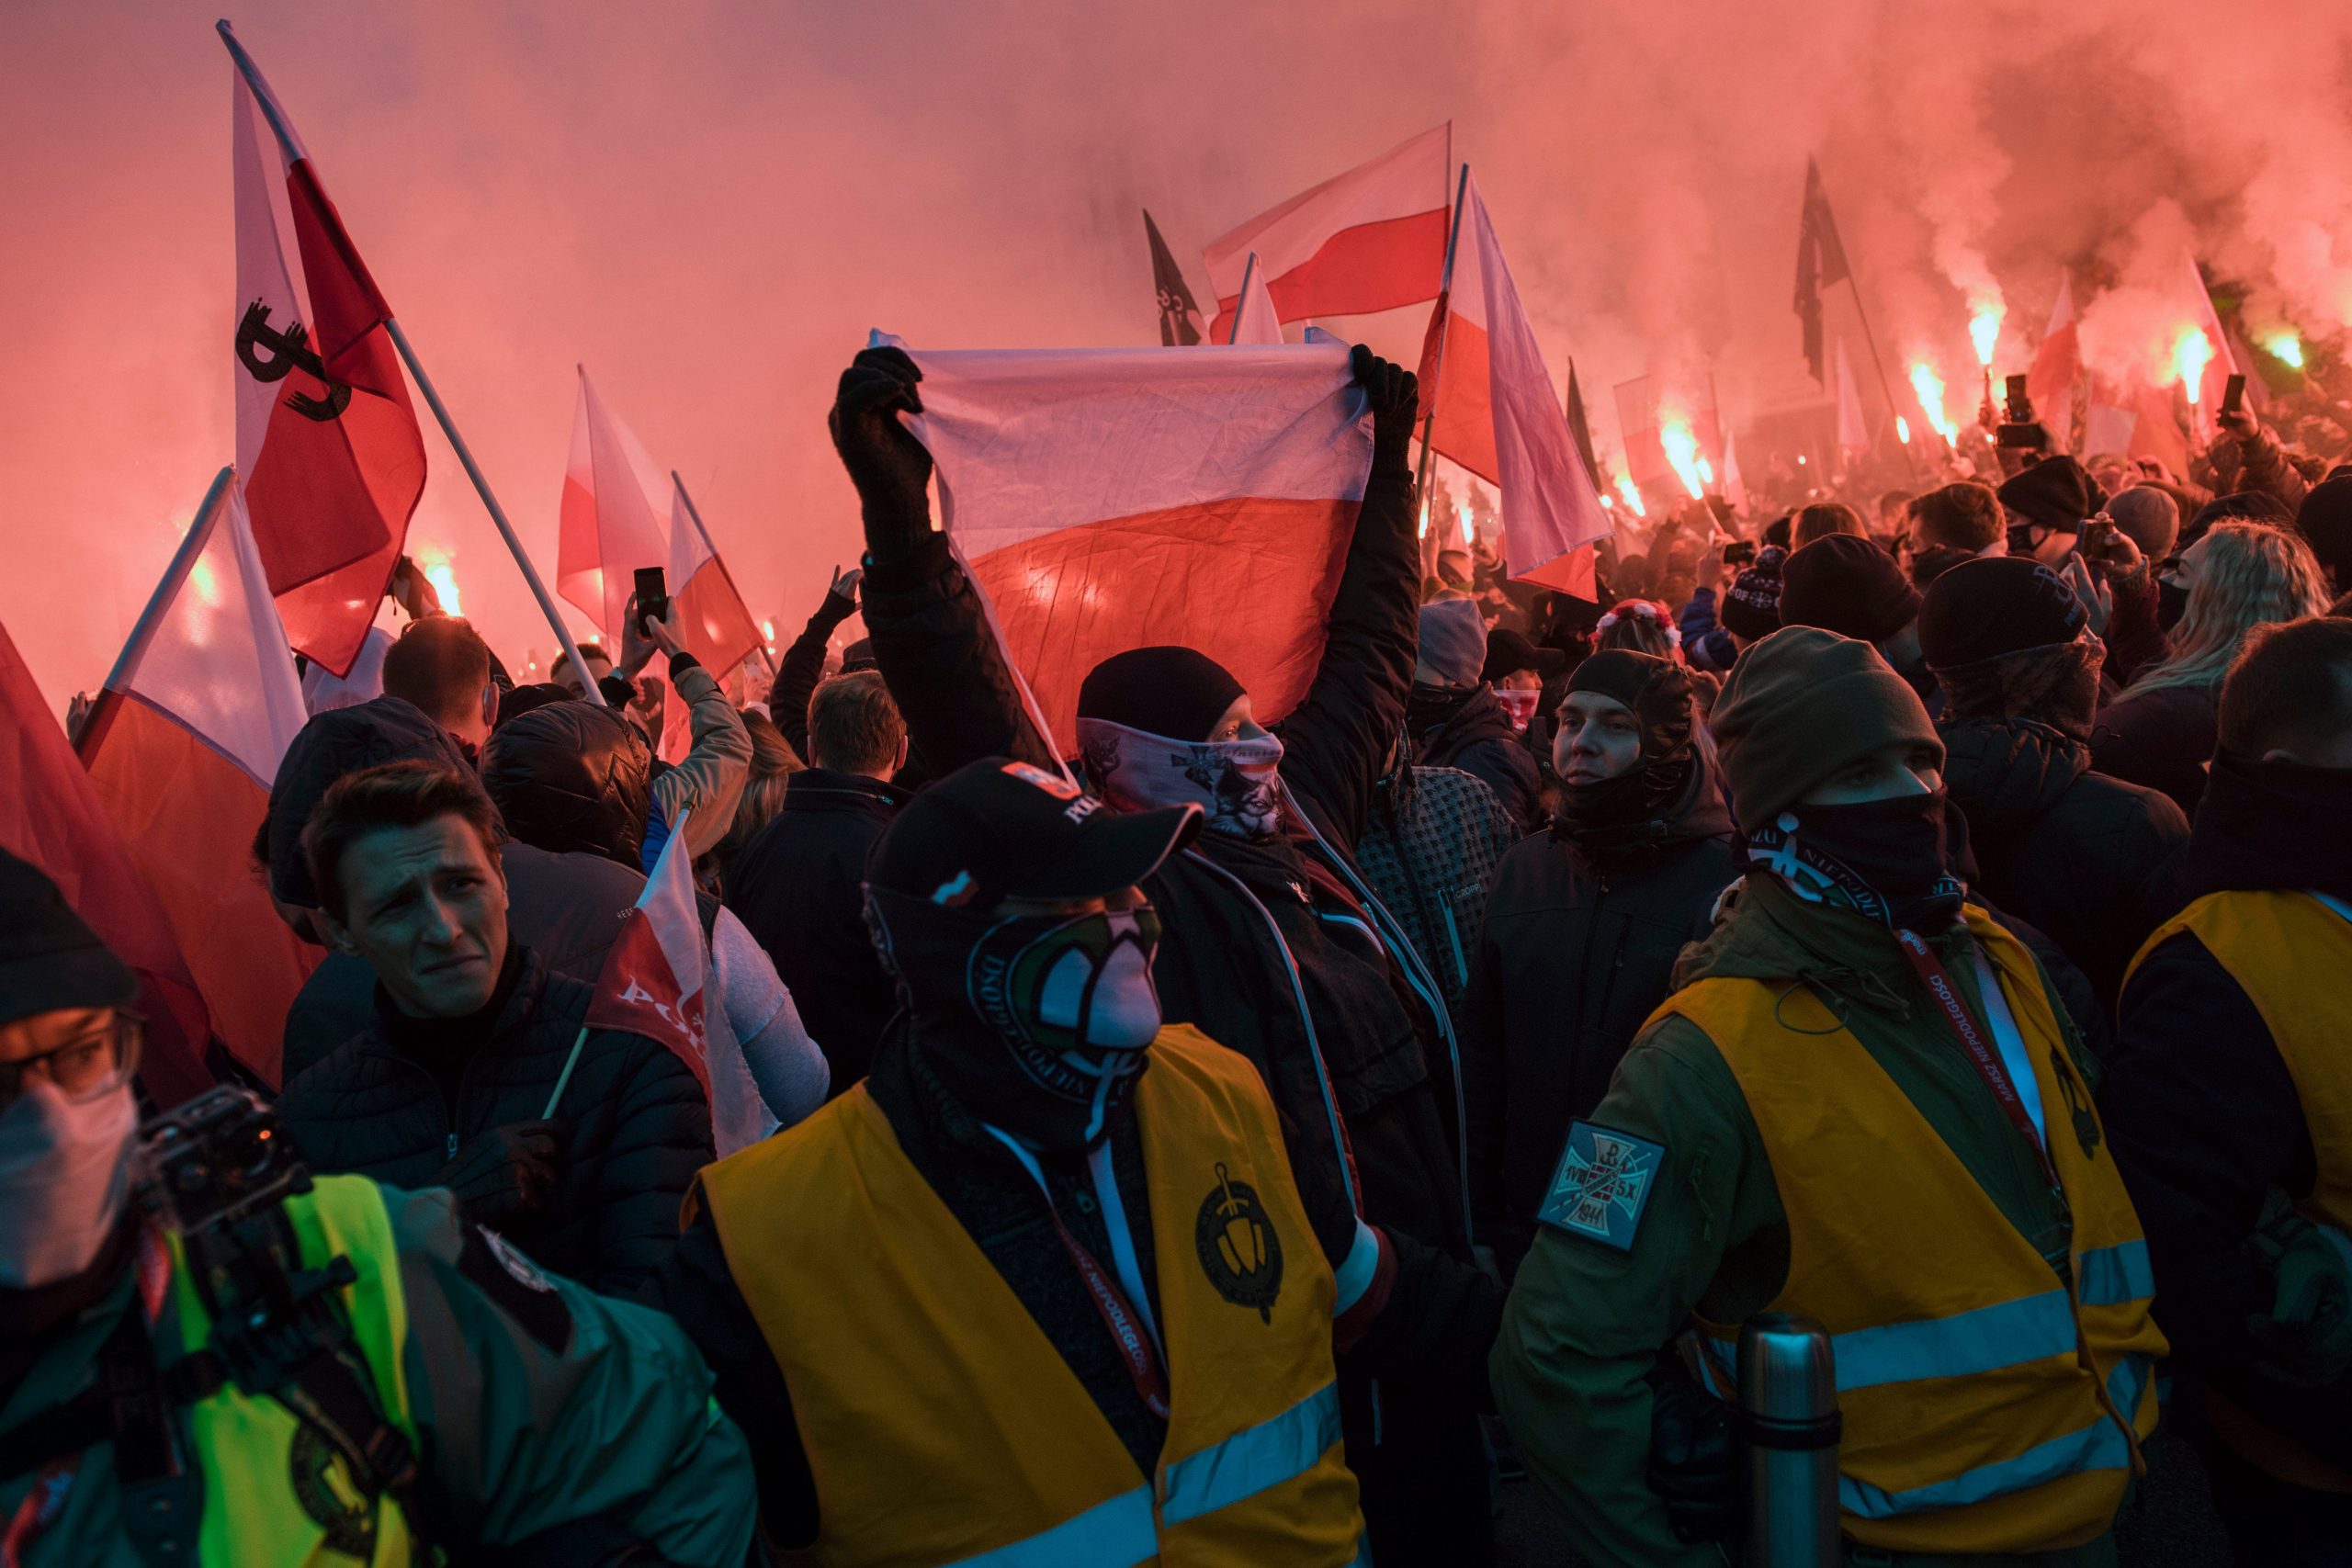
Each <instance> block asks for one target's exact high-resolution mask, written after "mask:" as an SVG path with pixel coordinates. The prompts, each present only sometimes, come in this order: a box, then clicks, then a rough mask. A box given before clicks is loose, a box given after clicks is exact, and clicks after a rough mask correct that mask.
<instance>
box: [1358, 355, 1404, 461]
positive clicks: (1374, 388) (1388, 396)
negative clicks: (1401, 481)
mask: <svg viewBox="0 0 2352 1568" xmlns="http://www.w3.org/2000/svg"><path fill="white" fill-rule="evenodd" d="M1348 368H1349V370H1350V371H1351V372H1352V373H1353V374H1354V376H1355V383H1356V385H1357V386H1359V387H1362V388H1363V391H1364V398H1365V400H1367V401H1369V402H1370V403H1371V404H1372V466H1373V467H1374V468H1380V467H1382V466H1383V465H1384V464H1385V465H1388V466H1391V467H1395V468H1402V467H1404V466H1405V450H1406V448H1407V446H1409V445H1410V444H1411V442H1412V439H1413V416H1414V415H1415V414H1417V413H1418V412H1420V406H1421V400H1420V383H1419V381H1418V380H1417V379H1415V378H1414V376H1413V373H1412V372H1411V371H1410V370H1408V369H1406V368H1405V367H1403V366H1401V365H1391V364H1389V363H1388V361H1386V360H1385V359H1383V358H1381V357H1380V355H1376V354H1374V353H1373V352H1372V350H1370V349H1368V348H1366V347H1364V345H1363V344H1356V345H1355V347H1354V348H1352V349H1351V350H1349V351H1348Z"/></svg>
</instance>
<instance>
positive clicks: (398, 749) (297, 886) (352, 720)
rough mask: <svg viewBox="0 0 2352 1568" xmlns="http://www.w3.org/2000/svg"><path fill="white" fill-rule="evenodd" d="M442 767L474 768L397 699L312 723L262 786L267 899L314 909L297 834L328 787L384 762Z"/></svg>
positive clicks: (331, 712)
mask: <svg viewBox="0 0 2352 1568" xmlns="http://www.w3.org/2000/svg"><path fill="white" fill-rule="evenodd" d="M407 761H427V762H441V763H444V764H446V765H447V766H448V767H450V768H453V769H455V770H456V771H457V772H458V773H466V772H468V771H469V770H470V769H471V768H472V766H473V764H472V762H471V761H469V759H468V758H467V756H466V754H465V752H464V751H462V750H459V749H458V741H457V738H456V737H454V736H452V735H451V734H450V733H449V732H448V731H447V730H446V729H444V728H441V727H440V726H439V725H437V724H435V723H434V722H433V720H431V719H430V718H427V717H426V716H424V711H423V710H422V709H420V708H418V707H416V706H414V705H412V704H409V703H404V702H402V701H401V699H400V698H398V697H376V698H373V699H371V700H370V701H368V702H364V703H357V704H355V705H352V706H350V707H347V708H329V709H328V710H327V711H326V712H324V713H322V714H318V715H315V716H312V717H311V720H310V721H309V722H308V723H306V724H304V725H303V726H302V728H301V729H300V732H299V733H297V734H296V735H295V737H294V743H293V744H292V745H290V746H288V748H287V749H286V759H285V761H281V762H280V763H278V764H277V778H276V780H275V781H273V782H272V783H271V784H270V786H269V817H268V821H267V828H268V839H269V891H270V896H271V897H274V898H276V899H277V901H278V902H280V903H282V904H299V905H300V906H302V907H303V908H317V907H318V903H319V896H318V890H317V889H316V888H314V887H313V886H311V868H310V866H309V864H308V863H306V862H305V861H304V860H303V858H302V829H304V828H305V827H307V826H308V825H309V824H310V820H311V812H312V811H314V810H316V809H317V808H318V804H319V801H320V799H321V797H322V796H323V795H325V794H326V793H327V786H328V785H330V784H334V782H335V780H337V779H339V778H341V777H343V776H344V775H345V773H357V772H358V771H359V770H360V769H362V768H373V767H377V766H379V765H380V764H382V763H385V762H407Z"/></svg>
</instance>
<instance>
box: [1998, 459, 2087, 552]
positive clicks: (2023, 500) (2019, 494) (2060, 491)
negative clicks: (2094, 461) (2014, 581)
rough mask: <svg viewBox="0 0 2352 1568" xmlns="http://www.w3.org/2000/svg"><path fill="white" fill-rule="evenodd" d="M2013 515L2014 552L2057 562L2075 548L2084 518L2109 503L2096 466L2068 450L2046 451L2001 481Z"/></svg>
mask: <svg viewBox="0 0 2352 1568" xmlns="http://www.w3.org/2000/svg"><path fill="white" fill-rule="evenodd" d="M1999 494H2000V497H2001V509H2002V511H2003V512H2005V513H2007V515H2008V519H2009V531H2008V542H2009V554H2011V555H2012V556H2017V557H2020V558H2024V559H2027V560H2038V561H2040V562H2041V563H2042V564H2043V565H2044V566H2057V565H2059V564H2060V563H2061V562H2063V561H2064V560H2065V558H2067V557H2068V556H2070V555H2072V554H2073V553H2074V552H2075V544H2076V541H2077V540H2078V539H2079V538H2080V537H2081V535H2082V529H2083V524H2084V523H2085V522H2086V521H2087V520H2089V519H2090V518H2093V517H2096V516H2098V514H2099V513H2100V512H2101V511H2102V510H2104V509H2105V507H2106V505H2107V491H2104V490H2102V489H2100V488H2099V483H2098V480H2097V479H2093V478H2091V476H2090V470H2089V469H2087V468H2084V467H2083V465H2082V464H2081V463H2079V462H2077V461H2076V460H2075V458H2073V457H2066V456H2064V454H2062V455H2060V456H2058V457H2045V458H2043V459H2042V460H2041V462H2039V463H2036V464H2034V465H2033V466H2032V467H2031V468H2025V469H2021V470H2020V471H2018V473H2016V474H2014V475H2012V476H2011V477H2010V478H2008V479H2005V480H2003V481H2002V483H2001V488H2000V491H1999Z"/></svg>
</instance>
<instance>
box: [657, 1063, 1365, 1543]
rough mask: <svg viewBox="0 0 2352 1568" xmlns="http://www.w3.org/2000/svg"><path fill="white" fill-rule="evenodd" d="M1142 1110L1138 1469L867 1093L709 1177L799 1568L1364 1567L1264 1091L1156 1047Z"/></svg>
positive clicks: (1233, 1068)
mask: <svg viewBox="0 0 2352 1568" xmlns="http://www.w3.org/2000/svg"><path fill="white" fill-rule="evenodd" d="M1135 1111H1136V1122H1137V1125H1138V1127H1139V1128H1140V1130H1141V1134H1142V1142H1143V1162H1144V1169H1145V1174H1146V1183H1147V1186H1148V1190H1149V1194H1150V1205H1151V1235H1152V1243H1153V1246H1152V1250H1153V1253H1154V1268H1155V1270H1156V1276H1157V1278H1158V1280H1159V1314H1158V1321H1159V1329H1160V1335H1161V1340H1162V1343H1163V1344H1164V1345H1165V1347H1166V1349H1167V1372H1168V1382H1169V1399H1170V1418H1169V1425H1168V1438H1167V1443H1166V1446H1165V1447H1164V1448H1163V1450H1161V1453H1160V1458H1159V1464H1158V1465H1157V1467H1156V1468H1155V1470H1154V1471H1153V1472H1152V1473H1151V1474H1149V1475H1146V1474H1144V1473H1143V1472H1140V1471H1139V1470H1138V1469H1137V1468H1136V1462H1135V1461H1134V1460H1133V1459H1132V1458H1131V1457H1130V1456H1129V1454H1128V1452H1127V1450H1126V1448H1125V1445H1124V1444H1123V1443H1122V1442H1121V1441H1120V1440H1119V1438H1118V1435H1117V1434H1116V1433H1115V1432H1114V1431H1113V1430H1112V1428H1111V1425H1110V1423H1109V1422H1108V1421H1106V1420H1105V1419H1104V1418H1103V1414H1102V1412H1101V1410H1100V1409H1098V1408H1097V1407H1096V1405H1095V1404H1094V1401H1093V1399H1092V1397H1091V1395H1089V1394H1088V1393H1087V1392H1086V1389H1085V1387H1084V1385H1082V1384H1081V1383H1080V1382H1079V1380H1078V1379H1077V1377H1076V1376H1075V1375H1073V1374H1072V1373H1071V1371H1069V1366H1068V1364H1067V1363H1066V1362H1064V1360H1063V1359H1062V1357H1061V1355H1060V1353H1059V1352H1058V1351H1057V1350H1056V1349H1055V1348H1054V1346H1053V1344H1052V1342H1051V1341H1050V1340H1048V1339H1047V1338H1046V1336H1045V1334H1044V1333H1043V1332H1042V1331H1041V1330H1040V1329H1039V1328H1038V1327H1037V1325H1036V1322H1035V1319H1034V1318H1032V1317H1031V1316H1030V1314H1029V1311H1028V1309H1027V1308H1026V1307H1024V1306H1023V1305H1022V1303H1021V1301H1020V1299H1019V1298H1018V1297H1017V1296H1015V1295H1014V1294H1013V1292H1012V1288H1011V1287H1010V1286H1008V1285H1007V1284H1006V1283H1005V1282H1004V1280H1003V1278H1002V1277H1001V1275H999V1274H998V1272H997V1270H996V1269H995V1266H994V1265H992V1264H991V1263H990V1262H989V1259H988V1258H987V1256H986V1255H985V1254H983V1253H982V1252H981V1250H980V1248H979V1247H978V1244H976V1243H975V1242H974V1241H973V1240H972V1238H971V1236H970V1235H968V1234H967V1232H966V1231H965V1229H964V1227H963V1225H962V1224H959V1223H958V1222H957V1220H956V1217H955V1215H954V1214H953V1213H950V1212H949V1210H948V1208H947V1206H946V1205H945V1204H944V1202H942V1201H940V1198H939V1196H938V1194H937V1193H935V1192H933V1190H932V1189H931V1187H930V1186H929V1184H928V1183H926V1182H925V1181H924V1180H923V1179H922V1175H921V1174H920V1173H919V1172H918V1171H917V1170H916V1169H915V1168H914V1166H913V1165H912V1163H911V1162H910V1161H909V1160H908V1158H907V1156H906V1154H905V1152H904V1151H903V1150H902V1149H900V1147H899V1141H898V1138H897V1136H896V1134H894V1133H893V1131H892V1130H891V1127H890V1124H889V1122H888V1119H887V1118H886V1117H884V1115H883V1114H882V1112H881V1111H880V1109H879V1108H878V1107H876V1105H875V1103H874V1101H873V1100H872V1098H871V1097H870V1096H869V1095H868V1094H867V1093H866V1091H865V1088H864V1086H862V1085H861V1086H859V1087H858V1088H855V1089H852V1090H850V1091H849V1092H848V1093H847V1094H844V1095H842V1097H841V1098H840V1099H838V1100H834V1101H833V1102H832V1103H831V1104H830V1105H828V1106H826V1107H825V1108H824V1109H823V1110H822V1111H819V1112H818V1113H817V1114H816V1115H814V1116H812V1117H810V1118H809V1120H808V1121H806V1122H802V1123H800V1124H799V1125H798V1126H797V1127H794V1128H792V1129H790V1130H789V1131H787V1132H786V1133H783V1134H778V1135H777V1136H775V1137H773V1138H770V1139H768V1140H766V1141H765V1142H763V1143H762V1144H759V1145H755V1146H753V1147H752V1148H749V1149H745V1150H743V1151H742V1152H741V1153H740V1154H737V1155H734V1156H730V1157H729V1158H727V1159H724V1160H721V1161H719V1162H718V1164H717V1165H715V1166H712V1167H710V1168H707V1169H706V1170H705V1171H704V1172H703V1174H702V1191H703V1193H704V1195H705V1197H706V1199H707V1201H708V1203H709V1205H710V1209H711V1215H712V1218H713V1221H714V1222H715V1224H716V1225H717V1227H718V1236H719V1241H720V1244H721V1245H722V1246H723V1247H724V1248H725V1249H726V1253H727V1263H728V1268H729V1272H730V1273H731V1274H732V1275H733V1277H734V1280H735V1282H736V1284H737V1286H738V1287H739V1288H740V1289H741V1292H742V1293H743V1299H744V1301H745V1302H746V1303H749V1305H750V1307H751V1311H752V1316H753V1318H754V1319H756V1320H757V1322H758V1323H759V1325H760V1330H761V1333H762V1334H763V1337H765V1338H766V1341H767V1345H768V1348H769V1350H770V1351H771V1352H772V1353H773V1354H774V1355H775V1360H776V1364H777V1366H778V1367H779V1368H780V1369H781V1370H782V1371H783V1373H784V1378H785V1382H786V1386H787V1387H788V1388H789V1389H790V1390H791V1392H792V1408H793V1415H794V1417H795V1419H796V1420H797V1423H798V1425H799V1430H800V1438H801V1443H802V1446H803V1448H804V1450H806V1452H807V1454H808V1459H809V1470H810V1472H811V1473H812V1474H813V1476H814V1478H815V1481H816V1490H817V1505H818V1516H819V1521H820V1522H819V1534H818V1538H817V1540H816V1542H815V1543H814V1544H813V1545H812V1546H811V1547H810V1548H809V1550H808V1551H806V1552H805V1553H801V1554H798V1559H797V1560H800V1561H806V1562H814V1563H821V1564H826V1565H828V1568H833V1565H840V1568H848V1565H853V1564H868V1563H872V1564H880V1563H893V1564H902V1565H909V1568H911V1565H916V1564H950V1563H972V1564H986V1565H988V1568H1061V1565H1063V1564H1068V1565H1069V1568H1128V1565H1130V1564H1134V1563H1140V1562H1160V1563H1168V1564H1184V1565H1187V1568H1191V1565H1200V1568H1211V1565H1215V1568H1227V1565H1230V1568H1242V1565H1243V1564H1292V1563H1295V1564H1301V1565H1308V1564H1314V1565H1331V1568H1337V1565H1340V1564H1346V1563H1350V1562H1355V1561H1356V1560H1357V1558H1358V1553H1359V1550H1360V1540H1361V1537H1362V1534H1363V1519H1362V1517H1361V1515H1360V1514H1359V1513H1358V1511H1357V1507H1356V1483H1355V1478H1354V1476H1353V1475H1352V1474H1351V1473H1350V1472H1349V1471H1348V1469H1347V1466H1346V1465H1345V1464H1344V1463H1343V1462H1342V1461H1341V1459H1340V1408H1339V1395H1338V1390H1337V1386H1336V1384H1335V1382H1334V1381H1333V1372H1332V1363H1331V1306H1332V1298H1333V1285H1332V1277H1331V1270H1330V1269H1329V1265H1328V1264H1326V1263H1325V1261H1324V1259H1323V1257H1322V1254H1321V1252H1320V1250H1319V1249H1318V1248H1317V1245H1316V1241H1315V1235H1314V1233H1313V1231H1312V1230H1311V1229H1310V1228H1309V1227H1308V1224H1307V1220H1306V1210H1305V1208H1304V1206H1303V1205H1302V1204H1301V1203H1300V1201H1299V1198H1298V1193H1297V1190H1296V1189H1295V1187H1294V1186H1293V1184H1292V1181H1291V1175H1290V1166H1289V1162H1288V1160H1287V1158H1286V1157H1285V1156H1284V1154H1283V1143H1282V1135H1281V1132H1280V1130H1279V1126H1278V1123H1277V1122H1276V1121H1275V1117H1274V1111H1273V1106H1272V1101H1270V1100H1268V1099H1267V1097H1266V1091H1265V1089H1264V1086H1263V1085H1262V1084H1261V1082H1260V1080H1259V1078H1258V1075H1257V1072H1256V1070H1255V1069H1254V1068H1252V1067H1251V1066H1250V1064H1249V1063H1248V1062H1247V1061H1246V1060H1244V1059H1243V1058H1242V1057H1240V1056H1238V1055H1235V1054H1233V1053H1232V1052H1229V1051H1227V1050H1226V1049H1225V1048H1224V1047H1222V1046H1220V1045H1217V1044H1216V1043H1214V1042H1212V1041H1210V1040H1209V1039H1207V1038H1206V1037H1205V1036H1204V1035H1202V1034H1200V1033H1198V1032H1195V1031H1193V1030H1192V1029H1189V1028H1184V1027H1182V1026H1171V1027H1169V1028H1166V1029H1163V1030H1162V1031H1161V1032H1160V1033H1159V1038H1158V1039H1156V1040H1155V1041H1154V1042H1153V1043H1152V1045H1151V1065H1150V1067H1149V1070H1148V1071H1147V1072H1146V1073H1145V1074H1144V1075H1143V1077H1142V1078H1141V1079H1140V1080H1139V1081H1138V1083H1137V1084H1136V1098H1135ZM1139 1304H1140V1303H1139Z"/></svg>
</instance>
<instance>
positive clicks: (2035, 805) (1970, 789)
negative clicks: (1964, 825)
mask: <svg viewBox="0 0 2352 1568" xmlns="http://www.w3.org/2000/svg"><path fill="white" fill-rule="evenodd" d="M1936 730H1937V733H1938V734H1939V735H1941V736H1942V737H1943V742H1944V788H1945V790H1946V791H1947V792H1948V793H1949V794H1950V795H1951V803H1952V804H1953V805H1954V806H1957V807H1960V809H1961V810H1962V812H1963V813H1964V814H1965V815H1966V816H1967V818H1968V825H1969V827H1970V828H1971V829H1973V831H1974V833H1975V835H1976V836H1977V837H1978V838H1980V839H1984V840H1988V841H1991V842H1996V843H1997V842H1999V841H2000V840H2004V839H2007V838H2012V837H2014V836H2016V835H2017V834H2018V833H2021V832H2023V831H2024V830H2025V829H2027V828H2028V827H2030V825H2031V824H2032V823H2033V821H2034V819H2035V818H2039V817H2040V816H2041V814H2042V813H2043V812H2045V811H2048V810H2049V809H2050V808H2051V807H2053V806H2055V805H2057V804H2058V801H2059V799H2060V798H2061V797H2062V796H2064V795H2065V793H2066V792H2067V791H2068V790H2070V789H2072V788H2073V787H2074V786H2075V780H2076V779H2078V778H2080V777H2082V776H2083V774H2084V773H2086V772H2088V771H2089V769H2090V765H2091V761H2090V752H2089V751H2088V750H2086V748H2084V747H2083V746H2081V745H2080V744H2078V743H2077V742H2075V741H2073V740H2070V739H2067V738H2066V737H2065V736H2064V735H2063V734H2061V733H2059V732H2058V731H2057V730H2055V729H2053V728H2051V727H2050V726H2048V725H2046V724H2038V723H2036V722H2035V721H2033V720H2032V719H2030V718H1954V719H1946V720H1945V721H1944V722H1943V723H1941V724H1939V725H1938V726H1937V727H1936Z"/></svg>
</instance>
